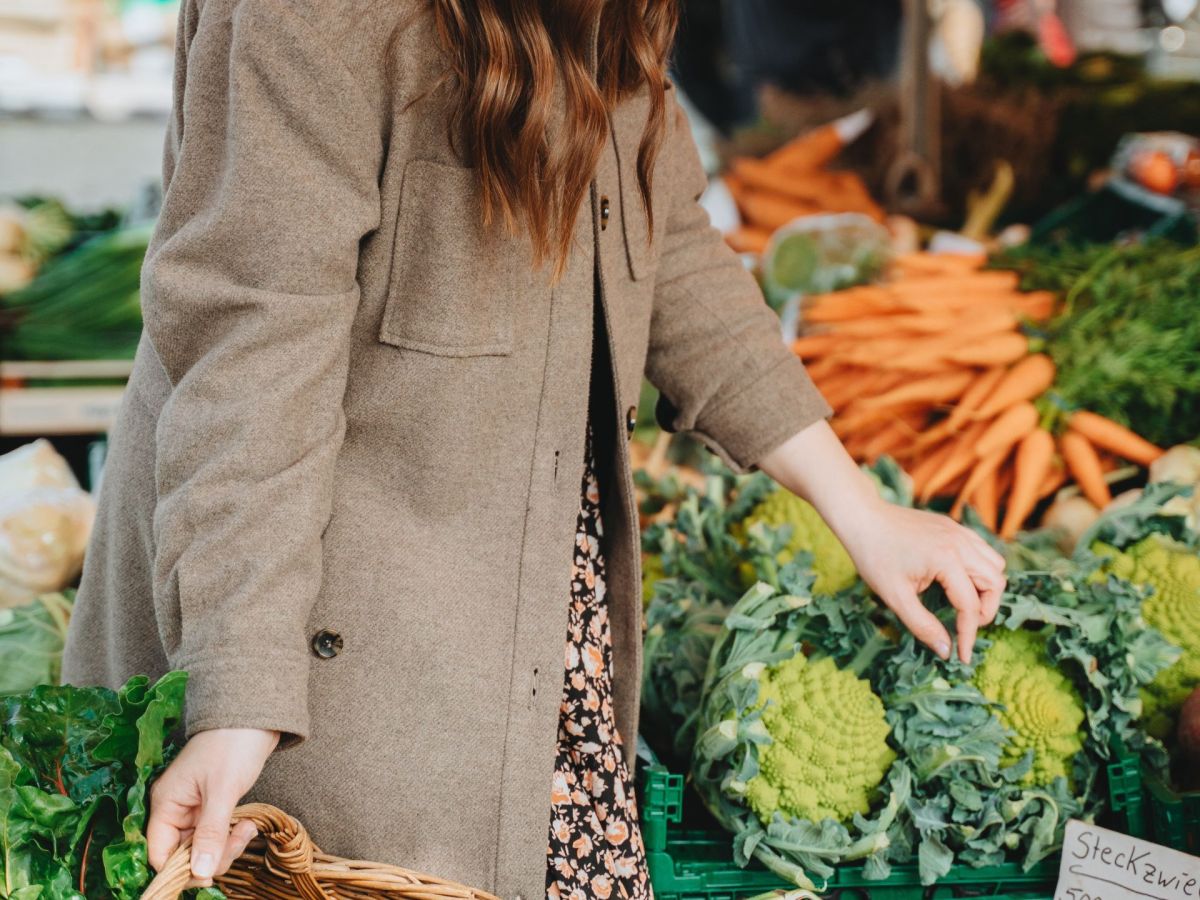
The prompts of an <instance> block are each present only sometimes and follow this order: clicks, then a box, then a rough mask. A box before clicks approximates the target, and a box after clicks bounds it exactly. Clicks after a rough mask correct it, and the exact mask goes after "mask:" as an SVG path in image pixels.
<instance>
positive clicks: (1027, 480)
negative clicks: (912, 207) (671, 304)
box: [794, 247, 1200, 540]
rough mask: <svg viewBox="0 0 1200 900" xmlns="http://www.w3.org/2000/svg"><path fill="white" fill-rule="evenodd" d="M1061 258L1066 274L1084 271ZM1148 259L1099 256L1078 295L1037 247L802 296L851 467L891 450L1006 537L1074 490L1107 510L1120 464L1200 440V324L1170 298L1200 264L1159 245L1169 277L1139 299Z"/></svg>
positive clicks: (933, 490)
mask: <svg viewBox="0 0 1200 900" xmlns="http://www.w3.org/2000/svg"><path fill="white" fill-rule="evenodd" d="M1062 252H1063V253H1064V254H1066V256H1065V257H1064V260H1065V261H1062V262H1060V263H1057V265H1060V266H1074V265H1077V263H1072V262H1071V258H1072V257H1071V255H1070V253H1071V252H1069V251H1062ZM1144 252H1145V251H1143V250H1130V251H1125V250H1122V249H1119V248H1118V249H1115V250H1114V249H1108V250H1106V251H1105V254H1104V255H1102V256H1100V257H1099V258H1098V259H1093V257H1092V256H1086V257H1085V258H1086V259H1087V260H1089V261H1091V262H1090V264H1089V266H1088V268H1087V269H1086V270H1085V271H1084V272H1083V273H1082V274H1079V273H1076V276H1075V278H1074V280H1071V281H1069V282H1066V283H1064V281H1063V278H1062V275H1061V272H1062V271H1063V270H1062V269H1059V268H1049V269H1048V270H1043V269H1040V268H1038V267H1037V266H1035V265H1034V263H1033V262H1032V260H1035V259H1040V257H1038V256H1037V255H1036V253H1031V254H1030V255H1026V256H1016V255H1014V257H1013V258H1012V259H1009V260H1006V261H1005V263H1004V264H1005V265H1009V266H1013V267H1016V268H1017V270H1010V269H1004V270H983V269H982V266H983V264H984V259H983V258H982V257H969V256H949V255H947V256H937V255H933V254H912V255H907V256H900V257H898V258H897V259H896V260H895V263H894V266H893V271H892V273H891V276H890V278H889V279H888V280H887V281H885V282H883V283H880V284H872V285H863V286H859V287H853V288H849V289H847V290H843V291H838V292H835V293H831V294H823V295H816V296H812V297H809V298H807V300H806V301H805V305H804V311H803V316H804V321H805V331H804V333H803V334H802V335H801V336H800V337H799V338H798V339H797V340H796V341H795V344H794V349H795V351H796V353H797V354H798V355H800V356H801V357H802V358H803V359H804V360H805V362H806V363H807V364H808V366H809V369H810V372H811V373H812V375H813V377H814V379H815V380H816V382H817V384H818V385H819V387H820V388H821V389H822V391H823V393H824V394H825V396H826V398H827V399H828V400H829V402H830V404H831V405H832V406H833V407H834V409H835V411H836V416H835V418H834V423H833V424H834V428H835V430H836V431H837V432H838V433H839V435H840V436H841V437H842V438H843V440H844V441H845V442H846V445H847V448H848V449H849V450H850V452H851V453H852V454H853V455H854V456H856V457H857V458H859V459H861V460H865V461H868V462H869V461H872V460H874V459H877V458H878V457H879V456H880V455H882V454H891V455H893V456H895V457H896V458H897V459H899V460H900V461H901V463H903V464H904V465H905V466H906V467H907V468H908V469H909V470H910V471H911V473H912V476H913V480H914V484H915V487H916V490H917V494H918V497H919V498H920V500H921V501H922V502H930V501H932V500H933V499H934V498H937V497H945V498H948V499H949V500H950V503H951V512H952V514H954V515H956V516H959V517H961V515H962V511H963V510H964V508H965V507H966V506H967V505H970V506H972V507H974V509H975V510H976V512H977V513H978V514H979V516H980V517H981V519H982V520H983V522H984V524H985V525H986V526H987V527H988V528H990V529H992V530H996V531H998V532H999V534H1000V536H1001V537H1003V538H1005V539H1006V540H1011V539H1012V538H1014V537H1015V536H1016V534H1017V533H1018V531H1019V530H1020V529H1021V528H1022V527H1024V526H1025V525H1026V524H1027V522H1028V521H1029V519H1030V517H1031V515H1032V514H1033V513H1034V511H1035V509H1036V508H1037V507H1038V505H1039V503H1040V502H1041V501H1042V500H1043V499H1045V498H1046V497H1048V496H1050V495H1051V494H1053V493H1054V492H1056V491H1058V490H1059V489H1060V488H1061V487H1063V485H1064V484H1068V483H1072V482H1073V483H1074V484H1076V485H1077V486H1078V487H1079V489H1080V490H1081V491H1082V493H1083V495H1084V496H1085V497H1086V498H1087V499H1088V500H1089V501H1090V502H1091V503H1092V504H1094V505H1095V506H1096V507H1097V508H1101V507H1103V506H1105V505H1107V504H1108V503H1109V502H1110V501H1111V500H1112V495H1111V491H1110V487H1109V480H1108V479H1109V472H1110V471H1112V470H1114V469H1116V468H1118V466H1119V464H1120V463H1121V462H1122V461H1125V462H1129V463H1133V464H1135V465H1138V466H1147V465H1149V464H1151V463H1153V462H1154V461H1155V460H1156V459H1158V457H1160V456H1161V455H1162V454H1163V450H1162V449H1161V448H1160V447H1159V446H1158V444H1157V443H1155V441H1156V440H1161V439H1163V438H1173V437H1177V436H1178V435H1179V434H1180V433H1186V432H1188V431H1191V432H1192V434H1190V435H1188V436H1189V437H1193V436H1194V432H1195V430H1196V429H1197V428H1200V422H1197V420H1196V416H1195V410H1196V409H1197V408H1200V377H1198V375H1200V369H1198V366H1200V329H1198V328H1197V326H1196V321H1197V317H1195V316H1194V315H1189V313H1188V309H1187V308H1188V305H1189V304H1188V302H1187V301H1185V300H1184V299H1183V297H1182V295H1180V296H1176V294H1175V291H1177V290H1178V291H1184V290H1186V289H1185V288H1184V285H1185V284H1188V283H1191V282H1190V281H1189V280H1188V279H1190V278H1192V275H1193V274H1200V270H1198V271H1197V272H1196V273H1192V268H1193V267H1194V266H1195V265H1196V263H1195V262H1193V258H1195V259H1196V260H1197V261H1200V257H1195V252H1194V250H1188V251H1183V250H1169V249H1164V248H1161V247H1159V248H1158V251H1157V252H1161V253H1163V254H1164V255H1165V256H1166V257H1167V258H1168V262H1166V263H1162V262H1161V261H1160V262H1158V263H1156V264H1155V266H1154V268H1153V271H1154V272H1159V273H1163V274H1164V275H1165V273H1166V272H1171V273H1172V276H1171V280H1170V283H1169V284H1167V285H1161V286H1157V287H1153V288H1152V287H1151V285H1150V283H1149V282H1147V283H1146V284H1145V285H1143V286H1142V287H1141V288H1140V289H1135V288H1134V286H1133V282H1134V280H1135V278H1136V277H1142V276H1131V275H1129V274H1128V270H1129V269H1130V267H1132V266H1133V265H1134V262H1135V261H1136V260H1144V257H1143V256H1142V254H1143V253H1144ZM1127 253H1128V255H1129V258H1126V254H1127ZM1038 265H1040V263H1039V264H1038ZM1047 265H1048V264H1047ZM1110 268H1115V270H1116V271H1115V272H1110V271H1109V270H1110ZM1068 271H1075V270H1074V269H1073V268H1072V269H1069V270H1068ZM1189 273H1191V274H1189ZM1068 285H1069V288H1068ZM1031 288H1032V289H1031ZM1064 290H1065V292H1064V293H1063V294H1062V297H1061V299H1060V298H1059V292H1060V291H1064ZM1139 291H1140V293H1139ZM1143 295H1144V303H1142V304H1141V305H1139V301H1137V300H1136V299H1135V296H1143ZM1114 296H1116V297H1120V301H1119V302H1117V301H1116V300H1113V299H1110V298H1112V297H1114ZM1183 317H1187V318H1188V322H1187V324H1186V326H1184V325H1183V323H1182V321H1181V320H1182V318H1183ZM1127 335H1128V339H1129V340H1128V343H1127V342H1126V336H1127ZM1185 356H1186V357H1187V359H1186V360H1185V359H1184V358H1183V357H1185ZM1164 366H1167V367H1170V368H1171V369H1172V371H1171V372H1170V373H1169V374H1164V375H1163V376H1162V378H1159V377H1158V375H1157V374H1156V373H1158V372H1159V370H1161V369H1162V368H1163V367H1164ZM1098 371H1099V372H1100V373H1102V374H1097V372H1098ZM1152 382H1153V384H1152ZM1098 385H1101V387H1098ZM1150 407H1153V408H1154V409H1155V410H1156V411H1155V412H1154V414H1153V415H1150V417H1149V419H1150V421H1151V422H1152V423H1158V425H1157V427H1151V428H1149V429H1148V430H1147V429H1145V428H1144V427H1143V425H1142V422H1143V421H1144V420H1145V419H1144V416H1143V413H1144V412H1145V411H1146V410H1147V408H1150ZM1134 422H1136V423H1137V424H1138V427H1137V430H1135V429H1134V428H1132V427H1130V423H1134ZM1168 423H1169V427H1168ZM1142 432H1145V433H1142Z"/></svg>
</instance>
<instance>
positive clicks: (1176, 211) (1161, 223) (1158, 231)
mask: <svg viewBox="0 0 1200 900" xmlns="http://www.w3.org/2000/svg"><path fill="white" fill-rule="evenodd" d="M1125 234H1141V235H1145V236H1146V237H1165V238H1170V239H1172V240H1175V241H1178V242H1180V243H1183V244H1191V243H1195V242H1196V239H1197V223H1196V220H1195V219H1194V218H1193V216H1192V214H1191V213H1189V212H1188V210H1187V207H1186V206H1184V204H1183V203H1182V202H1181V201H1180V200H1178V199H1176V198H1174V197H1160V196H1156V195H1153V194H1150V193H1149V192H1148V191H1146V190H1144V189H1141V188H1138V187H1136V186H1134V185H1126V184H1125V183H1124V182H1123V181H1121V180H1119V179H1114V180H1113V181H1112V182H1110V183H1109V184H1107V185H1105V186H1104V187H1102V188H1100V189H1099V190H1097V191H1093V192H1092V193H1090V194H1085V195H1083V196H1082V197H1078V198H1076V199H1075V200H1072V201H1070V202H1068V203H1066V204H1065V205H1063V206H1061V207H1059V208H1058V209H1056V210H1054V211H1053V212H1051V213H1050V214H1049V215H1048V216H1046V218H1044V219H1043V220H1042V221H1040V222H1038V223H1037V225H1035V226H1034V228H1033V234H1032V235H1031V237H1030V240H1031V242H1032V243H1035V244H1044V243H1057V242H1059V241H1067V242H1068V243H1080V242H1084V243H1106V242H1108V241H1113V240H1116V239H1118V238H1120V237H1121V236H1122V235H1125Z"/></svg>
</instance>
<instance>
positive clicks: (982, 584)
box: [839, 500, 1005, 662]
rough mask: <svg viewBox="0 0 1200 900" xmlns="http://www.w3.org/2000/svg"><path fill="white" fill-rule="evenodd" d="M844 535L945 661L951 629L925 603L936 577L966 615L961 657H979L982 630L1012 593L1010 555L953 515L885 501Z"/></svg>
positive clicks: (873, 583)
mask: <svg viewBox="0 0 1200 900" xmlns="http://www.w3.org/2000/svg"><path fill="white" fill-rule="evenodd" d="M855 518H856V520H857V521H856V523H855V524H854V525H849V526H847V527H845V528H843V530H842V532H841V533H840V534H839V537H840V538H841V540H842V543H843V544H844V545H845V547H846V550H847V551H849V553H850V556H851V558H852V559H853V560H854V564H855V566H857V568H858V572H859V574H860V575H861V576H862V579H863V581H865V582H866V583H867V585H868V586H869V587H870V588H871V590H873V591H874V592H875V593H876V594H878V595H879V598H880V599H881V600H883V602H884V603H886V604H887V605H888V607H890V608H891V610H892V611H893V612H894V613H895V614H896V615H897V616H899V617H900V621H902V622H903V623H904V624H905V626H907V628H908V630H909V631H911V632H912V633H913V634H914V635H916V637H917V639H918V640H920V641H921V642H923V643H924V644H926V645H927V646H928V647H930V648H931V649H932V650H933V651H934V652H935V653H937V654H938V655H939V656H941V657H942V658H943V659H948V658H949V657H950V635H949V634H948V633H947V632H946V628H945V626H943V625H942V623H941V622H940V621H939V620H938V618H937V617H936V616H935V615H934V614H933V613H931V612H930V611H929V610H928V609H926V608H925V606H924V604H922V603H921V594H922V592H924V590H925V589H926V588H928V587H929V586H930V585H931V584H933V583H934V582H935V581H936V582H938V583H939V584H940V585H941V586H942V588H943V589H944V590H945V591H946V596H947V597H948V598H949V600H950V604H951V605H952V606H953V607H954V609H955V610H956V611H957V613H958V627H957V630H958V655H959V658H960V659H961V660H962V661H963V662H970V661H971V649H972V648H973V647H974V646H975V635H976V633H977V632H978V631H979V629H980V628H981V627H983V626H986V625H990V624H991V623H992V621H993V620H994V619H995V618H996V612H997V611H998V610H999V609H1000V598H1001V596H1002V595H1003V594H1004V585H1005V579H1004V557H1003V556H1001V555H1000V554H999V553H997V552H996V551H995V550H993V549H992V548H991V547H990V546H988V543H987V541H985V540H984V539H983V538H981V537H980V536H979V535H978V534H976V533H975V532H973V531H971V530H970V529H969V528H964V527H963V526H962V525H959V524H958V523H957V522H955V521H954V520H953V519H950V518H948V517H946V516H939V515H935V514H934V513H928V512H923V511H922V510H919V509H906V508H904V507H901V506H895V505H894V504H891V503H887V502H884V501H883V500H879V501H878V502H877V503H875V504H868V505H866V506H865V507H864V509H863V510H862V512H861V514H860V515H859V516H857V517H855Z"/></svg>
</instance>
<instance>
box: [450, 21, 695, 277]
mask: <svg viewBox="0 0 1200 900" xmlns="http://www.w3.org/2000/svg"><path fill="white" fill-rule="evenodd" d="M429 3H430V4H431V7H432V11H433V15H434V21H435V23H436V26H437V32H438V36H439V38H440V40H441V43H442V47H443V50H444V51H445V52H446V54H447V55H448V57H449V59H450V64H451V68H452V72H451V74H452V76H453V84H452V87H451V90H452V92H453V95H454V101H455V110H456V112H455V117H454V120H453V121H452V122H451V123H450V127H451V134H452V135H454V136H455V137H456V138H457V140H459V141H460V142H461V143H462V144H463V146H462V147H461V148H460V150H461V152H462V153H463V155H464V156H465V157H466V160H467V161H468V162H469V163H470V164H471V165H473V166H476V167H477V168H478V170H479V177H480V181H481V187H482V191H483V211H484V220H485V222H486V223H488V224H491V223H492V222H495V221H497V220H499V221H500V222H501V223H502V224H503V225H504V227H505V228H506V229H507V230H508V232H509V233H514V234H515V233H518V232H519V231H521V230H522V228H523V229H524V230H525V231H527V232H528V234H529V237H530V239H531V241H532V244H533V254H534V260H535V263H536V264H537V265H541V264H542V263H544V262H545V261H546V260H550V261H551V263H552V265H553V269H554V274H555V276H556V277H557V276H558V275H560V274H561V273H562V270H563V268H564V267H565V265H566V260H567V256H568V254H569V252H570V246H571V240H572V236H573V234H574V231H575V224H576V221H577V219H578V217H579V211H580V209H581V208H582V206H583V203H584V200H585V199H586V197H587V193H588V187H589V185H590V183H591V180H592V177H593V175H594V173H595V170H596V166H597V164H598V162H599V160H600V155H601V153H602V151H603V148H604V143H605V141H606V140H607V139H608V113H609V112H610V111H611V110H612V109H613V107H615V106H616V105H617V103H619V102H620V101H621V100H623V99H625V98H626V97H628V96H629V95H631V94H633V93H634V92H636V91H638V90H640V89H641V88H642V87H643V86H645V87H646V88H647V89H648V92H649V99H650V104H649V118H648V121H647V123H646V128H645V131H644V133H643V135H642V139H641V144H640V146H639V148H638V158H637V174H638V186H639V188H640V190H641V195H642V202H643V203H644V204H645V206H646V213H647V217H648V219H649V221H650V224H651V229H650V231H651V234H653V222H654V209H653V204H652V203H651V199H650V198H651V179H652V176H653V172H654V160H655V158H656V157H657V155H658V152H659V149H660V147H661V145H662V142H663V137H664V135H665V132H666V83H667V79H666V68H667V60H668V56H669V54H670V51H671V45H672V44H673V42H674V38H675V28H676V24H677V21H678V13H677V9H676V0H429ZM596 28H598V29H599V48H598V56H597V68H596V73H595V75H593V73H592V69H591V66H590V54H591V41H592V36H593V33H594V29H596ZM559 97H561V102H562V104H563V106H562V108H561V110H556V104H557V103H558V102H559ZM552 121H553V127H554V132H555V133H554V135H553V136H552V135H550V134H549V133H548V129H549V128H550V127H551V124H552Z"/></svg>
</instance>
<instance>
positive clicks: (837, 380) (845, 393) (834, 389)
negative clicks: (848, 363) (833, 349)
mask: <svg viewBox="0 0 1200 900" xmlns="http://www.w3.org/2000/svg"><path fill="white" fill-rule="evenodd" d="M862 383H863V379H862V376H861V375H858V374H855V373H853V372H839V373H837V374H836V375H834V376H833V377H832V378H829V379H826V380H824V381H821V382H820V383H819V384H818V385H817V387H819V388H820V390H821V394H822V395H823V396H824V397H825V399H826V401H828V403H829V405H830V406H832V407H833V408H834V409H835V410H841V409H845V407H846V406H847V404H849V403H850V402H851V401H852V400H855V399H857V398H858V397H861V396H862Z"/></svg>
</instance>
